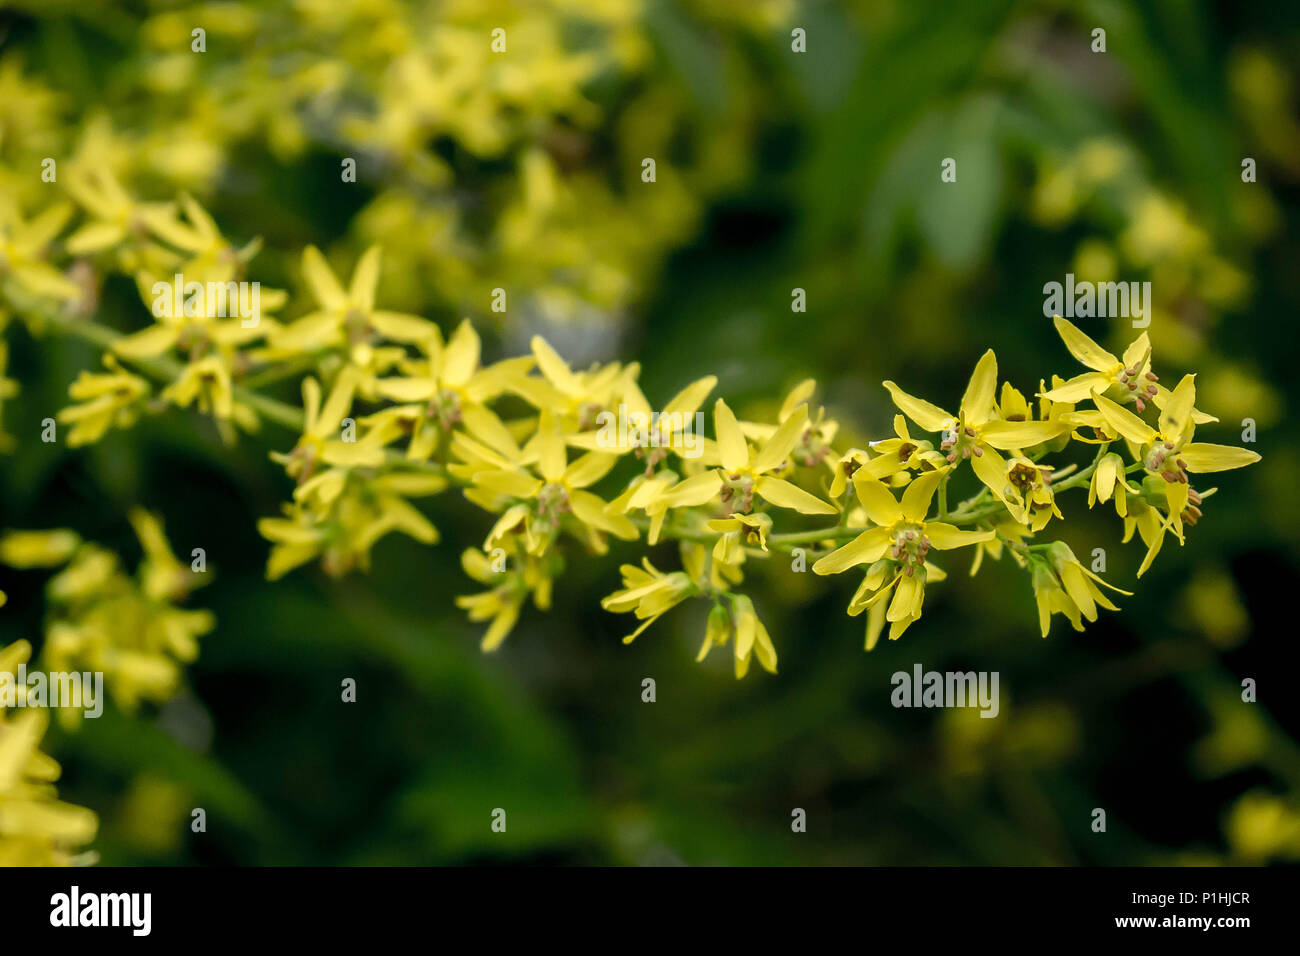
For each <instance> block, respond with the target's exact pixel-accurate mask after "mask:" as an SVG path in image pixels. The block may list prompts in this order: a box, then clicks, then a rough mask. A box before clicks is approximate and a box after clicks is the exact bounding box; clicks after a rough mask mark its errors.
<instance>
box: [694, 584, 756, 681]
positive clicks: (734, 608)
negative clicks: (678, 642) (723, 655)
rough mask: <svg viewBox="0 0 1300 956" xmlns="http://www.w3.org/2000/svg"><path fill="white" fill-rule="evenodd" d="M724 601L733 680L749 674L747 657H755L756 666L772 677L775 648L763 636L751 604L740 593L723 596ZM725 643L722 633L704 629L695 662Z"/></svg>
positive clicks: (718, 630) (724, 636) (748, 659)
mask: <svg viewBox="0 0 1300 956" xmlns="http://www.w3.org/2000/svg"><path fill="white" fill-rule="evenodd" d="M725 599H726V601H727V603H728V604H729V605H730V609H729V610H730V616H731V624H732V627H731V631H732V633H733V634H734V640H735V643H734V644H733V646H732V651H733V657H734V659H735V667H736V680H740V679H741V678H742V677H744V676H745V675H746V674H748V673H749V661H750V658H751V657H757V658H758V663H759V664H760V665H761V666H762V668H763V670H765V671H767V672H768V673H769V674H775V673H776V647H775V646H774V645H773V644H772V638H771V635H769V634H768V633H767V628H766V627H764V626H763V622H762V621H760V620H759V619H758V615H757V614H756V613H755V612H754V603H753V602H752V601H751V600H750V599H749V597H748V596H746V595H744V594H729V595H725ZM711 623H713V622H711ZM726 640H727V636H726V633H725V632H724V631H723V630H722V629H721V628H720V627H719V628H718V629H717V630H716V631H715V632H714V633H712V634H710V633H709V632H708V631H707V630H706V632H705V636H704V644H703V646H701V648H700V653H699V656H698V657H697V658H696V660H697V661H699V660H703V659H704V657H705V656H706V655H707V654H708V652H709V650H710V649H712V648H713V647H714V646H715V645H717V644H725V643H726Z"/></svg>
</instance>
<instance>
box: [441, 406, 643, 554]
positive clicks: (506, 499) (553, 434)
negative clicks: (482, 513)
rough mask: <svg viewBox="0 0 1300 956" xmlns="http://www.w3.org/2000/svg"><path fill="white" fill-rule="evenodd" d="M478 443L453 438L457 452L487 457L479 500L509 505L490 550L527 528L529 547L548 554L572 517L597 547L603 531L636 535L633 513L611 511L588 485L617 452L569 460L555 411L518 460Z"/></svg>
mask: <svg viewBox="0 0 1300 956" xmlns="http://www.w3.org/2000/svg"><path fill="white" fill-rule="evenodd" d="M476 446H477V443H475V442H473V440H472V439H468V438H466V437H465V436H463V435H457V436H456V441H455V442H454V444H453V448H455V449H456V450H457V451H458V453H460V452H462V451H466V452H470V453H471V454H473V455H475V456H476V457H477V458H478V460H479V461H480V462H483V463H484V466H483V467H479V466H475V468H476V470H474V471H473V472H472V475H471V480H472V482H473V484H474V489H475V490H477V491H478V492H480V496H479V497H478V498H476V499H475V500H476V502H477V503H484V504H485V506H486V505H488V504H495V503H496V501H497V500H499V501H501V502H503V503H504V506H505V510H504V512H503V513H502V514H501V517H500V518H499V519H497V522H496V524H495V525H494V526H493V528H492V530H491V531H490V532H489V533H488V537H487V541H486V542H485V543H484V545H483V547H484V549H485V550H491V549H492V548H493V547H495V546H496V545H497V543H498V542H499V541H500V540H501V539H502V538H504V537H505V536H506V535H507V534H510V533H513V532H515V531H517V530H520V529H522V536H523V541H524V546H525V549H526V550H527V551H528V553H529V554H533V555H540V554H543V553H544V552H545V551H546V550H547V549H548V548H549V547H550V545H551V543H552V542H553V541H554V540H555V538H556V536H557V535H558V534H559V531H560V528H561V526H562V525H563V524H564V523H565V521H566V519H568V518H570V517H571V518H572V519H573V520H574V521H575V522H576V523H577V526H578V528H577V530H580V531H582V532H584V533H585V534H586V537H587V541H588V543H589V544H590V545H591V546H592V547H593V548H596V549H597V550H598V551H600V550H603V549H604V547H605V545H604V542H603V540H602V539H601V538H600V535H599V533H598V532H601V531H604V532H608V533H610V534H612V535H614V536H615V537H619V538H624V539H626V540H631V539H634V538H635V537H636V536H637V531H636V526H635V525H633V524H632V522H631V521H630V520H629V519H628V518H626V517H624V516H623V515H620V514H614V513H610V512H609V511H608V506H607V504H606V502H605V501H604V500H603V499H601V498H599V497H597V496H596V495H595V494H593V493H592V492H590V491H587V490H586V488H587V487H588V486H590V485H593V484H595V483H596V482H597V481H599V480H600V479H601V478H603V477H605V475H606V474H608V472H609V470H610V469H611V468H612V467H613V466H614V464H615V463H616V462H617V461H618V456H617V455H613V454H608V453H606V452H594V451H593V452H588V453H587V454H585V455H583V456H581V457H580V458H578V459H576V460H575V461H573V462H572V463H569V462H568V460H567V458H568V456H567V455H566V453H565V442H564V438H563V436H562V435H561V434H560V427H559V424H558V422H557V421H556V419H555V418H554V417H553V416H552V415H551V413H550V412H543V413H542V415H541V419H540V421H539V422H538V426H537V432H536V434H534V435H533V437H532V438H531V439H530V440H529V442H528V445H527V446H526V447H525V448H524V449H523V451H522V454H521V456H520V458H519V460H518V461H516V462H510V461H507V460H504V459H501V457H500V456H499V455H496V454H494V453H493V452H491V450H489V449H486V448H482V447H481V446H477V447H476ZM523 465H533V466H535V468H536V471H537V474H538V475H540V477H538V476H537V475H533V474H531V473H530V472H528V471H526V470H525V469H524V468H523V467H521V466H523ZM485 495H486V496H491V497H488V498H485V497H483V496H485ZM493 510H495V509H493Z"/></svg>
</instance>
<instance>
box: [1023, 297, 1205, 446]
mask: <svg viewBox="0 0 1300 956" xmlns="http://www.w3.org/2000/svg"><path fill="white" fill-rule="evenodd" d="M1052 321H1053V322H1055V323H1056V331H1057V333H1058V334H1059V335H1060V336H1061V341H1063V342H1064V343H1065V347H1066V348H1067V349H1069V350H1070V354H1071V355H1073V356H1074V357H1075V358H1076V359H1078V360H1079V361H1080V362H1081V363H1083V364H1084V365H1086V366H1088V368H1090V369H1092V370H1093V371H1091V372H1085V373H1084V374H1082V375H1076V376H1075V377H1074V378H1072V379H1069V380H1068V381H1065V382H1061V383H1059V384H1057V383H1053V386H1052V388H1051V389H1050V390H1048V391H1046V392H1043V393H1042V397H1043V398H1045V399H1049V400H1050V401H1053V402H1078V401H1080V400H1082V399H1085V398H1089V397H1091V396H1092V393H1093V392H1097V393H1098V394H1101V395H1105V394H1106V391H1107V390H1108V389H1111V388H1114V389H1116V390H1117V393H1118V395H1119V399H1120V402H1121V403H1123V404H1127V403H1129V402H1132V403H1133V404H1134V406H1135V407H1136V408H1137V410H1138V411H1139V412H1142V411H1146V403H1147V402H1151V403H1153V404H1154V405H1155V406H1156V407H1157V408H1164V406H1165V403H1166V402H1167V401H1168V398H1169V394H1170V393H1169V390H1168V389H1167V388H1165V387H1164V386H1163V385H1160V384H1159V381H1160V379H1159V378H1158V376H1157V375H1156V374H1155V372H1153V371H1151V342H1150V339H1148V338H1147V334H1146V333H1145V332H1143V333H1142V334H1141V335H1139V336H1138V337H1137V338H1135V339H1134V340H1133V341H1132V342H1130V343H1129V346H1128V348H1126V349H1125V350H1124V356H1123V358H1117V357H1116V356H1114V355H1112V354H1111V353H1110V352H1108V351H1106V349H1104V348H1102V347H1101V346H1100V345H1098V344H1097V343H1096V342H1094V341H1093V340H1092V339H1091V338H1089V337H1088V336H1087V335H1085V334H1084V333H1083V332H1081V331H1080V330H1079V329H1078V328H1077V327H1076V326H1075V325H1074V324H1073V323H1071V322H1068V321H1067V320H1065V319H1063V318H1061V317H1060V316H1059V315H1058V316H1056V317H1055V318H1054V319H1053V320H1052ZM1192 415H1193V418H1194V420H1195V422H1196V424H1198V425H1203V424H1205V423H1207V422H1214V421H1218V419H1216V418H1215V417H1213V416H1212V415H1207V414H1205V413H1204V412H1202V411H1200V410H1199V409H1193V410H1192Z"/></svg>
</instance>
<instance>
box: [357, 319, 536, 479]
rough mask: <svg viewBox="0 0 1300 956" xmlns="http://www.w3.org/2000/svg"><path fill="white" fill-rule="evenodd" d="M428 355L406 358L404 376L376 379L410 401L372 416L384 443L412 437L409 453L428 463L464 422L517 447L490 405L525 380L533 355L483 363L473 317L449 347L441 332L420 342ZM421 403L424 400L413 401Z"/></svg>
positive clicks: (382, 389)
mask: <svg viewBox="0 0 1300 956" xmlns="http://www.w3.org/2000/svg"><path fill="white" fill-rule="evenodd" d="M420 348H421V349H422V350H423V351H424V352H425V358H424V359H423V360H422V361H419V362H410V361H404V362H403V363H402V365H403V369H404V371H405V372H406V373H407V375H406V376H405V377H402V378H383V379H379V380H378V381H377V382H376V383H375V391H376V393H377V394H379V395H382V396H383V397H385V398H391V399H393V400H394V401H398V402H403V403H408V404H405V405H402V406H398V407H396V408H387V409H384V410H383V411H381V412H378V413H376V414H375V415H373V416H371V417H370V419H369V420H368V424H370V425H372V426H373V427H376V428H379V429H382V432H383V437H382V438H381V439H380V440H381V442H382V443H383V444H388V442H389V441H392V440H393V439H394V438H396V437H398V436H399V435H402V434H408V435H410V444H409V445H408V446H407V453H406V457H407V458H409V459H411V460H413V461H427V460H428V459H429V456H430V455H432V454H433V452H434V451H435V450H436V449H437V447H438V440H439V437H440V436H441V435H443V434H445V433H448V432H450V431H452V429H454V428H456V427H457V426H461V425H463V426H464V427H465V429H467V430H468V431H469V432H470V434H472V435H474V436H475V437H477V438H479V439H480V440H482V441H486V442H487V443H488V444H489V445H492V446H494V447H498V448H502V447H504V448H513V447H514V445H515V442H514V438H513V437H512V436H511V435H510V433H509V432H508V431H507V430H506V427H505V425H503V424H502V423H501V420H500V419H499V418H497V416H496V414H495V413H494V412H492V411H491V410H489V409H488V407H487V405H486V404H485V403H486V402H487V401H488V400H490V399H493V398H496V397H497V396H498V395H500V394H501V393H502V392H503V391H505V390H506V388H507V387H508V385H509V383H511V382H513V381H515V380H516V379H518V378H522V377H523V376H524V375H525V374H526V373H527V372H528V370H529V369H530V368H531V367H532V366H533V359H532V358H531V357H528V356H525V357H524V358H521V359H509V360H506V361H504V362H500V363H498V364H496V365H493V366H489V367H488V368H483V367H482V366H481V365H480V364H479V355H480V342H479V337H478V333H477V332H475V331H474V326H473V325H471V324H470V322H469V320H468V319H466V320H465V321H463V322H461V324H460V326H459V327H458V328H457V329H456V332H455V333H454V334H453V335H452V337H451V341H450V342H449V343H447V344H446V345H444V344H443V341H442V333H441V332H440V331H438V328H437V326H434V329H433V333H432V334H431V335H430V336H429V337H428V338H426V339H424V340H422V341H421V342H420ZM410 403H419V404H410Z"/></svg>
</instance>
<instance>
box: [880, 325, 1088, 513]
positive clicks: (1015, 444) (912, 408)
mask: <svg viewBox="0 0 1300 956" xmlns="http://www.w3.org/2000/svg"><path fill="white" fill-rule="evenodd" d="M997 381H998V360H997V357H996V356H995V355H994V354H993V350H992V349H989V350H988V351H987V352H985V353H984V355H983V356H982V357H981V358H980V360H979V362H978V363H977V364H976V366H975V371H974V372H973V373H972V374H971V378H970V382H969V383H967V385H966V391H965V393H964V394H963V395H962V399H961V407H960V408H959V410H958V413H957V415H951V414H949V413H948V412H945V411H944V410H943V409H942V408H939V407H938V406H937V405H932V404H930V403H929V402H927V401H925V400H924V399H920V398H915V397H914V396H912V395H909V394H907V393H906V392H904V391H903V390H902V389H900V388H899V387H898V386H897V385H895V384H894V383H893V382H885V383H884V384H885V388H887V389H889V393H890V395H891V396H893V399H894V404H895V405H897V406H898V407H899V408H900V409H902V411H903V413H904V414H905V415H907V417H908V418H910V419H911V420H912V421H914V422H916V423H917V424H918V425H920V426H921V427H922V428H923V429H925V430H926V431H928V432H942V433H943V443H942V444H941V445H940V449H941V450H942V451H945V452H947V458H948V461H949V462H956V461H957V460H958V459H960V458H967V459H970V463H971V468H972V469H974V471H975V475H976V477H978V478H979V480H980V481H982V482H983V483H984V484H985V485H986V486H987V487H988V488H989V490H990V491H992V492H993V494H994V495H995V496H996V497H997V498H998V500H1000V501H1002V502H1003V503H1004V504H1005V503H1007V498H1006V496H1005V494H1004V491H1005V488H1006V476H1007V463H1006V461H1004V460H1003V458H1002V456H1001V455H999V454H998V452H997V449H1002V450H1004V451H1005V450H1016V451H1019V450H1021V449H1024V448H1028V447H1031V446H1034V445H1040V444H1042V443H1043V442H1046V441H1050V440H1051V439H1053V438H1055V437H1056V436H1058V435H1060V434H1062V433H1063V432H1065V431H1068V429H1069V426H1068V425H1067V424H1066V423H1064V422H1062V421H1020V422H1013V421H1006V420H1003V419H998V418H995V417H994V415H995V413H996V410H997V409H996V406H995V404H994V394H995V392H996V389H997ZM1008 507H1010V505H1009V506H1008Z"/></svg>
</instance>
